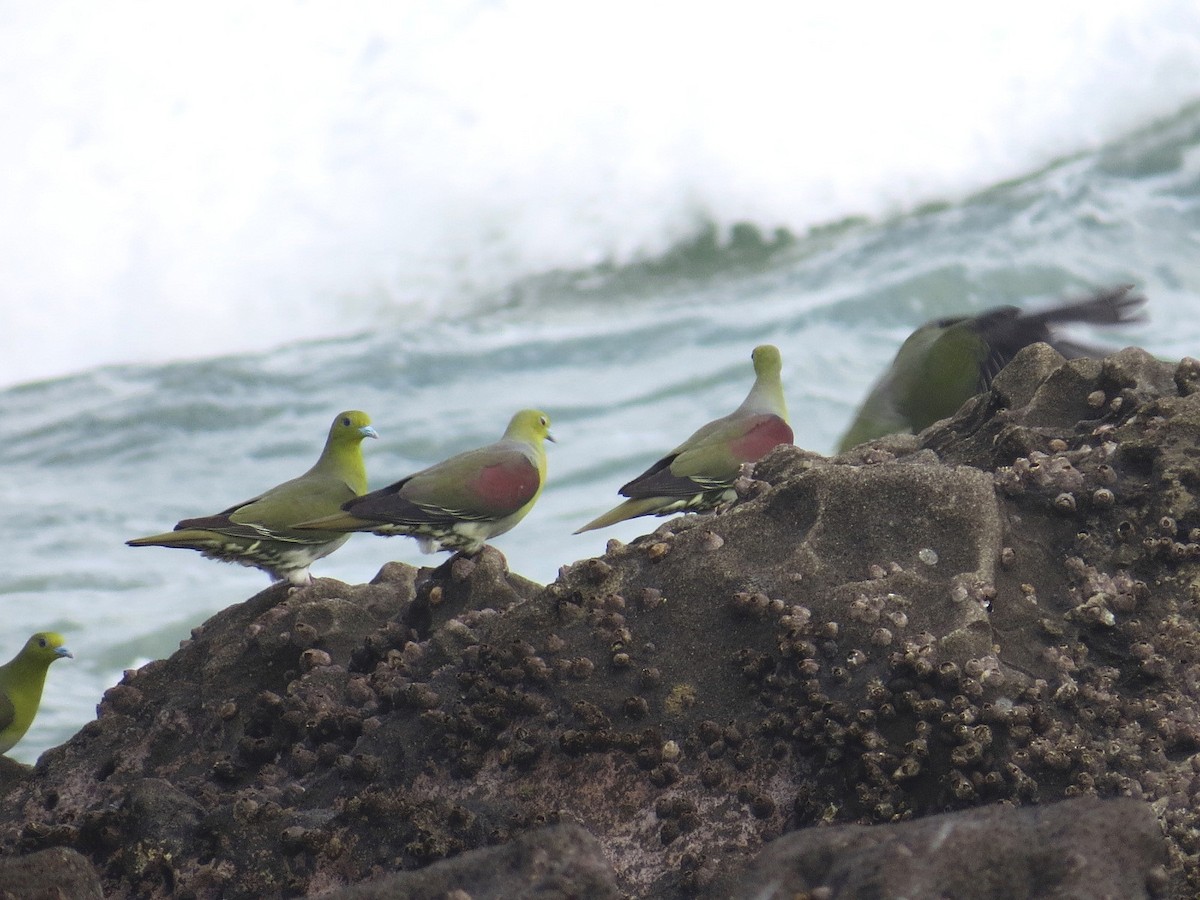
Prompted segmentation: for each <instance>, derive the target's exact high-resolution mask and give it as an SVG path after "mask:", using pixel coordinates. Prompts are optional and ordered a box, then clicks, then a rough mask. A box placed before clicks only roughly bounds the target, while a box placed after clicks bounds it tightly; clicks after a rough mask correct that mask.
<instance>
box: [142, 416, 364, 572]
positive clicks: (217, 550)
mask: <svg viewBox="0 0 1200 900" xmlns="http://www.w3.org/2000/svg"><path fill="white" fill-rule="evenodd" d="M377 436H378V435H377V434H376V433H375V429H374V428H372V427H371V420H370V418H369V417H368V416H367V414H366V413H363V412H359V411H357V410H348V411H346V412H341V413H338V415H337V418H335V419H334V420H333V424H332V425H331V426H330V427H329V437H328V438H327V439H326V441H325V448H324V449H323V450H322V451H321V456H320V458H319V459H318V460H317V462H316V463H315V464H314V465H313V467H312V468H311V469H309V470H308V471H307V472H305V473H304V474H303V475H301V476H299V477H297V478H293V479H292V480H290V481H285V482H284V483H283V484H280V485H277V486H275V487H273V488H271V489H270V490H268V491H264V492H263V493H262V494H259V495H258V496H257V497H253V498H251V499H250V500H247V501H245V502H243V503H238V504H236V505H234V506H231V507H229V508H228V509H226V510H223V511H222V512H219V513H217V514H215V515H212V516H205V517H202V518H197V519H184V520H183V521H181V522H180V523H179V524H177V525H176V526H175V529H174V530H173V531H168V532H166V533H164V534H155V535H150V536H149V537H143V538H135V539H134V540H131V541H128V542H127V543H128V544H129V546H131V547H182V548H184V549H188V550H197V551H199V552H200V554H201V555H202V556H206V557H208V558H210V559H219V560H222V561H224V562H234V563H239V564H241V565H244V566H254V567H256V568H259V569H262V570H263V571H265V572H266V573H267V574H268V575H270V576H271V578H272V579H273V580H275V581H282V580H285V579H286V580H287V581H289V582H290V583H291V584H294V585H301V584H307V583H308V582H309V581H310V580H311V576H310V575H309V573H308V567H309V566H310V565H312V563H313V562H314V561H316V560H318V559H320V558H321V557H323V556H328V555H329V554H330V553H332V552H333V551H334V550H336V549H337V548H338V547H340V546H341V545H342V544H344V543H345V542H346V540H347V539H348V537H349V535H347V534H344V533H342V532H337V531H312V530H300V529H297V528H296V527H295V526H296V525H297V523H299V522H304V521H307V520H309V519H314V518H319V517H320V516H323V515H328V514H330V513H333V512H336V511H337V510H339V509H340V508H341V505H342V504H343V503H345V502H346V501H347V500H350V499H353V498H354V497H358V496H361V495H362V494H363V493H365V492H366V490H367V472H366V467H365V466H364V464H363V457H362V442H363V439H364V438H368V437H377Z"/></svg>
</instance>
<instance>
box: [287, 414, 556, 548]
mask: <svg viewBox="0 0 1200 900" xmlns="http://www.w3.org/2000/svg"><path fill="white" fill-rule="evenodd" d="M553 440H554V437H553V436H552V435H551V434H550V419H549V417H548V416H547V415H546V414H545V413H544V412H541V411H539V410H536V409H523V410H521V411H520V412H518V413H517V414H516V415H514V416H513V417H512V420H511V421H510V422H509V423H508V428H507V429H506V430H505V432H504V437H502V438H501V439H500V440H498V441H496V443H494V444H489V445H487V446H486V447H480V448H478V449H476V450H468V451H467V452H465V453H460V454H458V455H457V456H452V457H450V458H449V459H447V460H445V461H443V462H440V463H437V464H436V465H432V466H430V467H429V468H427V469H422V470H421V471H420V472H417V473H415V474H413V475H409V476H408V477H407V478H402V479H400V480H399V481H397V482H396V483H395V484H389V485H388V486H387V487H385V488H380V489H379V490H377V491H372V492H371V493H369V494H366V495H365V496H362V497H359V498H358V499H357V500H350V501H349V502H346V503H343V504H342V512H340V513H337V514H333V515H328V516H323V517H321V518H314V520H313V521H309V522H305V523H303V524H302V525H300V526H298V527H300V528H320V529H325V530H327V531H346V532H350V531H369V532H371V533H373V534H380V535H384V536H385V537H386V536H389V535H394V534H400V535H406V536H408V537H413V538H416V539H417V541H418V542H419V543H420V545H421V549H422V550H423V551H424V552H426V553H433V552H435V551H437V550H460V551H462V552H463V553H466V554H468V555H474V554H475V553H478V552H479V550H481V549H482V548H483V545H484V544H485V543H487V541H488V540H489V539H491V538H494V537H495V536H496V535H499V534H504V533H505V532H506V531H508V530H509V529H511V528H512V527H513V526H514V525H516V524H517V523H518V522H520V521H521V520H522V519H523V518H525V515H526V513H528V512H529V510H531V509H533V504H534V503H536V502H537V499H538V497H539V496H541V493H542V486H543V485H544V484H545V483H546V445H545V441H553Z"/></svg>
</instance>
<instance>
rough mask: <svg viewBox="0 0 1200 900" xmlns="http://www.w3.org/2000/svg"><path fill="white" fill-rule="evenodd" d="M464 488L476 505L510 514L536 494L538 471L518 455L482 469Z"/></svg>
mask: <svg viewBox="0 0 1200 900" xmlns="http://www.w3.org/2000/svg"><path fill="white" fill-rule="evenodd" d="M468 487H469V488H470V489H471V493H472V494H473V495H474V496H475V497H476V498H478V500H479V504H480V506H482V507H485V508H487V509H488V510H492V511H496V512H502V513H508V512H514V511H516V510H518V509H520V508H521V507H522V506H524V505H525V504H526V503H528V502H529V501H530V500H532V499H533V495H534V494H535V493H537V489H538V471H537V469H536V468H534V466H533V464H532V463H531V462H530V461H529V460H527V459H525V457H523V456H522V457H519V458H517V459H514V460H511V461H509V462H503V463H497V464H496V465H493V466H485V467H484V468H482V469H481V470H480V471H479V474H478V475H476V476H475V477H474V478H472V479H471V481H470V482H469V483H468Z"/></svg>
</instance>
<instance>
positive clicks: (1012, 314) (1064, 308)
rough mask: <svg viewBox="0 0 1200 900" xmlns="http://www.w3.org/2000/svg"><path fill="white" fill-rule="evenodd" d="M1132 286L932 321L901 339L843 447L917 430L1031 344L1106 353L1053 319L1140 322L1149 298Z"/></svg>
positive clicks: (1072, 354)
mask: <svg viewBox="0 0 1200 900" xmlns="http://www.w3.org/2000/svg"><path fill="white" fill-rule="evenodd" d="M1130 290H1132V285H1121V286H1119V287H1116V288H1110V289H1108V290H1104V291H1100V292H1098V293H1096V294H1094V295H1093V296H1091V297H1088V298H1086V299H1084V300H1081V301H1077V302H1074V303H1068V304H1063V305H1060V306H1056V307H1054V308H1052V309H1049V310H1046V311H1044V312H1040V313H1028V312H1022V311H1021V310H1020V309H1018V308H1017V307H1015V306H1002V307H998V308H996V309H990V310H987V311H986V312H983V313H981V314H979V315H978V316H969V317H966V316H964V317H958V318H948V319H937V320H935V321H932V322H927V323H926V324H924V325H922V326H921V327H920V328H918V329H917V330H916V331H914V332H913V333H912V334H911V335H910V336H909V337H908V339H907V340H906V341H905V342H904V344H903V345H901V347H900V350H899V351H898V352H897V353H896V358H895V359H894V360H893V361H892V364H891V366H890V367H889V368H888V370H887V371H886V372H885V373H884V374H883V375H882V376H881V377H880V379H879V380H878V381H877V382H876V383H875V386H874V387H873V388H872V389H871V392H870V394H868V395H867V398H866V400H864V401H863V403H862V406H861V407H859V410H858V412H857V414H856V415H855V417H854V421H853V422H852V423H851V425H850V427H849V429H848V430H847V431H846V434H845V436H843V438H842V440H841V442H840V443H839V444H838V451H839V452H841V451H843V450H848V449H849V448H851V447H854V446H857V445H858V444H861V443H863V442H864V441H869V440H873V439H874V438H877V437H882V436H883V435H885V434H916V433H917V432H920V431H922V430H923V429H925V428H927V427H929V426H930V425H932V424H933V423H934V422H936V421H938V420H939V419H945V418H947V417H949V416H952V415H954V413H956V412H957V411H958V409H959V407H961V406H962V405H963V403H965V402H966V401H967V400H969V399H970V398H971V397H974V396H975V395H976V394H979V393H982V392H983V391H986V390H987V389H988V388H989V387H990V386H991V384H992V379H993V378H995V377H996V375H997V374H999V372H1000V370H1001V369H1003V368H1004V367H1005V366H1006V365H1008V363H1009V362H1010V361H1011V360H1012V358H1013V357H1014V356H1016V355H1017V353H1019V352H1020V351H1021V349H1022V348H1024V347H1027V346H1028V345H1030V344H1033V343H1037V342H1039V341H1042V342H1045V343H1048V344H1050V346H1052V347H1054V349H1056V350H1058V351H1059V352H1060V353H1061V354H1062V355H1063V356H1066V357H1067V358H1069V359H1071V358H1078V357H1081V356H1096V355H1100V353H1101V351H1097V350H1094V349H1093V348H1090V347H1086V346H1083V345H1081V344H1077V343H1074V342H1072V341H1069V340H1066V339H1064V338H1061V337H1059V336H1058V335H1057V334H1056V333H1055V332H1054V331H1053V330H1052V328H1051V326H1053V325H1058V324H1062V323H1068V322H1084V323H1091V324H1097V325H1119V324H1122V323H1125V322H1131V321H1137V320H1138V318H1139V316H1138V313H1139V308H1140V307H1141V305H1142V304H1143V303H1145V298H1144V297H1140V296H1137V295H1130V293H1129V292H1130Z"/></svg>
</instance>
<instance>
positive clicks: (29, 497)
mask: <svg viewBox="0 0 1200 900" xmlns="http://www.w3.org/2000/svg"><path fill="white" fill-rule="evenodd" d="M1198 250H1200V106H1196V105H1193V106H1188V107H1186V108H1184V109H1182V110H1181V111H1179V112H1178V113H1177V114H1176V115H1175V116H1173V117H1171V118H1169V119H1167V120H1164V121H1163V122H1160V123H1158V124H1156V125H1154V126H1153V127H1150V128H1147V129H1145V130H1142V131H1140V132H1138V133H1136V134H1133V135H1130V136H1128V137H1126V138H1123V139H1121V140H1118V141H1114V142H1112V143H1110V144H1108V145H1107V146H1105V147H1103V148H1102V149H1100V150H1099V151H1096V152H1089V153H1085V154H1081V155H1078V156H1074V157H1071V158H1068V159H1064V160H1060V161H1059V162H1057V163H1055V164H1053V165H1051V166H1049V167H1047V168H1045V169H1043V170H1041V171H1038V172H1034V173H1030V174H1029V175H1027V176H1026V177H1023V178H1020V179H1018V180H1014V181H1010V182H1006V183H1002V184H997V185H994V186H993V187H990V188H988V189H987V190H985V191H983V192H981V193H979V194H977V195H974V196H972V197H969V198H967V199H965V200H962V201H961V202H954V203H947V204H943V205H933V206H929V207H926V208H923V209H920V210H918V211H915V212H913V213H910V214H906V215H901V216H897V217H895V218H891V219H882V220H866V219H851V220H846V221H842V222H837V223H832V224H830V225H828V226H825V227H822V228H818V229H814V230H813V231H811V232H809V233H805V234H787V233H777V232H774V231H770V232H760V231H758V230H757V229H755V228H753V227H749V226H747V227H743V228H738V229H734V230H733V231H732V232H729V233H725V232H722V231H720V230H715V229H714V230H711V231H708V232H704V231H702V232H701V234H700V236H699V237H697V238H696V239H694V240H691V241H688V242H685V243H683V244H680V245H679V246H677V247H676V248H674V249H673V250H672V251H670V252H668V253H666V254H663V255H661V256H659V257H657V258H653V259H649V260H646V261H644V262H640V263H636V264H631V265H625V266H609V267H601V268H597V269H590V270H582V271H564V272H555V273H550V274H544V275H541V276H538V277H536V278H530V279H526V280H523V281H519V282H517V283H514V284H512V285H510V286H509V287H508V288H507V289H506V290H504V291H502V292H500V293H496V294H492V295H489V296H486V297H483V298H481V299H480V300H479V302H478V303H477V304H476V305H475V306H473V307H470V308H464V309H461V310H459V311H458V312H457V313H456V314H455V315H447V316H445V317H443V318H440V319H439V318H432V319H428V318H427V319H421V320H419V321H406V320H405V318H404V317H403V315H401V314H395V315H392V316H388V315H381V317H380V321H379V323H378V326H377V327H375V328H373V329H372V330H370V331H369V332H365V333H362V334H359V335H357V336H350V337H341V338H338V339H336V340H326V341H312V342H306V343H297V344H291V345H289V346H286V347H284V348H282V349H278V350H272V351H270V352H264V353H260V354H245V355H236V356H223V357H218V358H208V359H202V360H199V361H195V362H187V363H173V364H168V365H137V366H134V365H127V366H118V367H106V368H99V369H93V370H90V371H86V372H83V373H81V374H78V375H75V376H72V377H68V378H62V379H56V380H50V381H43V382H37V383H31V384H24V385H21V386H17V387H12V388H9V389H7V390H4V391H2V392H0V471H2V472H3V479H2V480H0V501H2V502H0V508H2V509H3V511H4V515H3V516H2V517H0V544H2V545H3V546H4V548H5V553H4V556H5V560H6V565H5V566H3V569H2V571H0V602H3V603H4V604H5V607H4V608H5V609H6V610H7V612H8V615H7V616H5V618H4V621H3V625H2V627H0V656H4V657H7V656H8V655H9V653H10V651H15V649H16V648H18V647H19V646H20V644H21V643H22V642H23V641H24V639H25V637H27V636H28V634H29V633H31V632H33V631H36V630H43V629H54V630H59V631H62V632H63V633H64V634H65V635H66V636H67V638H68V645H69V646H70V648H71V649H72V650H73V651H74V652H75V657H76V658H75V659H74V660H68V661H64V662H58V663H55V665H54V667H53V669H52V670H51V672H50V677H49V681H48V686H47V691H46V696H45V699H44V702H43V712H42V714H41V716H40V717H39V719H38V720H37V721H36V722H35V725H34V727H33V729H32V730H31V732H30V734H29V735H28V736H27V737H26V739H25V740H24V741H23V742H22V743H21V744H20V745H18V747H17V748H15V749H14V751H13V752H12V755H13V756H15V757H16V758H18V759H22V760H25V761H32V760H33V759H35V758H36V756H37V755H38V754H39V753H40V752H41V751H42V750H43V749H45V748H46V747H49V746H52V745H54V744H57V743H59V742H61V741H63V740H65V739H66V738H68V737H69V736H70V735H71V734H72V733H73V732H74V731H76V730H77V729H78V728H79V727H80V726H81V725H82V724H84V723H85V722H86V721H87V720H88V719H90V718H91V717H93V716H94V714H95V706H96V703H97V702H98V701H99V698H100V696H101V694H102V692H103V691H104V689H105V688H106V687H108V686H110V685H112V684H114V683H115V682H116V681H117V680H118V679H119V678H120V675H121V672H122V670H123V669H125V668H128V667H133V666H137V665H140V664H142V663H144V662H145V661H146V660H148V659H151V658H155V657H160V656H165V655H168V654H170V653H171V652H172V651H173V650H174V648H175V647H176V646H177V644H178V642H179V641H180V640H181V639H183V638H185V637H187V635H188V633H189V631H190V629H191V628H192V627H194V626H196V625H199V624H200V623H201V622H203V621H204V620H205V619H206V618H207V617H208V616H210V615H211V614H213V613H214V612H216V611H217V610H219V609H221V608H223V607H225V606H227V605H229V604H232V603H237V602H239V601H242V600H244V599H246V598H247V597H249V596H251V595H252V594H254V593H256V592H257V591H259V590H260V589H262V588H264V587H266V586H267V583H268V582H267V580H266V578H265V576H263V575H262V574H261V573H259V572H258V571H257V570H253V569H247V568H241V567H236V566H229V565H223V564H219V563H215V562H212V561H209V560H204V559H202V558H200V557H199V556H198V555H197V554H194V553H189V552H184V551H175V550H165V549H157V548H146V549H132V548H128V547H125V546H124V541H125V540H126V539H128V538H130V537H134V536H137V535H140V534H145V533H149V532H152V531H157V530H163V529H166V528H168V527H170V526H171V525H173V524H174V522H175V521H176V520H177V519H180V518H183V517H186V516H193V515H199V514H205V513H210V512H215V511H216V510H218V509H220V508H223V507H224V506H227V505H229V504H231V503H233V502H235V501H239V500H242V499H245V498H247V497H249V496H251V495H253V493H255V492H256V491H258V490H260V489H262V488H264V487H267V486H270V485H272V484H275V483H277V482H279V481H282V480H284V479H286V478H290V477H292V476H294V475H296V474H298V473H299V472H301V471H302V470H304V469H305V468H307V467H308V466H309V465H310V464H311V463H312V461H313V460H314V459H315V457H316V455H317V453H318V452H319V450H320V446H321V443H322V441H323V438H324V434H325V431H326V429H327V427H328V423H329V420H330V419H331V417H332V415H333V414H334V413H335V412H337V411H338V410H341V409H345V408H354V407H356V408H361V409H364V410H366V411H368V412H369V413H370V414H371V416H372V417H373V419H374V422H375V425H376V428H377V429H378V431H379V433H380V436H381V440H379V441H377V442H368V443H367V445H366V448H365V449H366V455H367V467H368V472H369V474H370V476H371V483H372V486H381V485H383V484H385V483H388V482H390V481H392V480H394V479H396V478H399V477H401V476H403V475H405V474H407V473H409V472H411V471H414V470H415V469H417V468H420V467H423V466H426V465H428V464H430V463H432V462H435V461H437V460H439V459H442V458H444V457H446V456H448V455H450V454H452V453H455V452H458V451H460V450H464V449H467V448H470V447H473V446H477V445H479V444H483V443H488V442H490V441H492V440H495V439H496V438H497V437H498V436H499V434H500V432H501V431H502V429H503V427H504V425H505V424H506V422H507V420H508V417H509V415H510V414H511V413H512V412H513V411H514V410H516V409H517V408H520V407H524V406H538V407H540V408H542V409H545V410H547V411H548V412H549V413H550V415H551V417H552V420H553V431H554V433H555V435H556V437H557V438H558V443H557V444H556V445H552V446H551V447H550V463H549V465H550V474H549V482H548V485H547V488H546V490H545V493H544V495H543V497H542V499H541V501H540V502H539V504H538V506H537V507H536V508H535V509H534V510H533V512H532V513H531V514H530V515H529V517H528V518H527V519H526V520H525V522H523V523H522V524H521V525H520V526H518V527H517V528H516V529H515V530H514V531H512V532H510V533H509V534H506V535H503V536H501V537H500V538H498V539H496V541H495V542H494V543H495V546H496V547H498V548H499V549H500V550H501V551H503V552H504V553H505V554H506V556H507V557H508V560H509V563H510V566H511V567H512V568H513V570H515V571H516V572H518V573H520V574H522V575H524V576H526V577H529V578H532V579H534V580H537V581H540V582H546V581H549V580H552V579H553V578H554V577H555V573H556V572H557V570H558V568H559V567H560V566H561V565H564V564H567V563H570V562H573V561H575V560H577V559H580V558H585V557H588V556H593V555H597V554H599V553H601V552H602V551H603V549H604V545H605V542H606V541H607V540H608V539H609V538H614V537H615V538H619V539H622V540H629V539H631V538H633V537H635V536H636V535H638V534H642V533H645V532H647V531H649V530H652V529H653V528H654V527H656V526H657V525H658V524H660V522H659V520H654V519H642V520H635V521H633V522H626V523H622V524H621V525H619V526H616V527H613V528H610V529H607V530H604V531H601V532H592V533H588V534H586V535H580V536H574V535H572V533H571V532H572V531H573V530H574V529H575V528H576V527H578V526H579V525H580V524H582V523H583V522H586V521H587V520H589V519H590V518H591V517H593V516H594V515H596V514H598V513H599V512H601V511H603V510H604V509H607V508H608V507H609V506H611V505H613V504H614V503H615V502H616V499H617V497H616V493H615V491H616V488H617V487H618V486H619V485H620V484H622V483H623V482H624V481H625V480H627V479H628V478H629V477H631V476H632V475H634V474H637V473H638V472H640V471H641V470H642V469H643V468H644V467H645V466H646V465H648V464H649V463H650V462H652V461H653V460H654V459H655V458H657V457H658V456H659V455H661V454H662V453H663V452H664V451H666V450H668V449H669V448H670V447H672V446H673V445H674V444H675V443H677V442H678V441H679V440H680V439H681V438H683V437H684V436H686V435H687V434H689V433H690V432H691V431H692V430H694V429H695V428H696V427H698V426H699V425H701V424H703V423H704V422H705V421H707V420H708V419H711V418H713V417H715V416H717V415H721V414H724V413H726V412H728V411H729V410H730V409H732V408H733V407H734V406H735V405H736V404H737V403H738V402H740V400H741V399H742V397H743V396H744V395H745V392H746V390H747V389H748V387H749V385H750V383H751V381H752V376H751V370H750V362H749V356H750V351H751V349H752V348H753V347H754V346H755V345H756V344H758V343H762V342H772V343H775V344H777V345H778V346H779V347H780V349H781V350H782V352H783V359H784V382H785V387H786V390H787V395H788V402H789V406H790V410H791V415H792V420H793V425H794V428H795V432H796V441H797V443H798V444H801V445H802V446H805V447H807V448H810V449H813V450H816V451H820V452H829V450H830V449H831V448H832V447H833V445H834V444H835V442H836V441H837V439H838V437H839V435H840V433H841V431H842V429H843V428H844V427H845V426H846V424H847V423H848V421H849V419H850V417H851V414H852V411H853V409H854V407H855V405H856V403H857V402H858V401H859V400H860V399H861V397H862V396H863V395H864V394H865V392H866V390H867V389H868V387H869V386H870V384H871V382H872V381H873V380H874V379H875V377H876V376H877V374H878V372H879V371H880V368H881V367H882V366H883V365H885V364H886V362H887V361H888V360H889V359H890V357H891V355H892V353H894V352H895V349H896V347H897V346H898V345H899V343H900V341H901V340H902V339H903V338H904V337H905V336H906V335H907V334H908V332H909V331H910V330H911V329H913V328H914V327H916V326H917V325H918V324H920V323H921V322H923V321H925V320H927V319H929V318H932V317H935V316H943V315H948V314H951V313H961V312H971V311H978V310H982V309H984V308H986V307H988V306H992V305H996V304H1000V303H1010V302H1018V303H1023V304H1027V305H1037V304H1043V303H1049V302H1051V301H1053V300H1055V299H1058V298H1061V297H1064V296H1072V295H1076V294H1080V293H1084V292H1086V291H1088V290H1090V289H1092V288H1094V287H1098V286H1102V285H1109V284H1113V283H1118V282H1133V283H1134V284H1136V285H1137V286H1138V287H1139V288H1140V289H1141V290H1142V291H1143V292H1144V293H1145V294H1146V295H1147V296H1148V297H1149V300H1150V304H1149V314H1150V319H1149V321H1147V322H1145V323H1141V324H1136V325H1134V326H1131V327H1129V328H1126V329H1124V330H1122V331H1121V332H1120V334H1119V335H1118V334H1114V333H1106V332H1104V331H1102V330H1095V331H1089V330H1087V329H1081V330H1079V331H1077V332H1072V334H1073V335H1078V337H1079V338H1081V339H1087V340H1089V341H1092V342H1093V343H1097V344H1100V345H1104V346H1108V347H1112V348H1114V349H1115V348H1119V347H1121V346H1124V345H1126V344H1137V345H1141V346H1144V347H1146V348H1147V349H1149V350H1151V351H1153V352H1155V353H1157V354H1159V355H1161V356H1163V357H1168V358H1174V357H1179V356H1182V355H1196V354H1200V316H1198V315H1197V312H1198V311H1200V305H1198V301H1197V297H1198V296H1200V253H1198V252H1197V251H1198ZM442 558H444V557H443V556H441V555H439V556H436V557H427V556H423V555H422V554H420V553H419V552H418V550H417V547H416V544H415V543H414V542H412V541H409V540H406V539H402V538H389V539H384V538H379V537H375V536H370V535H356V536H355V537H353V538H352V539H351V540H350V542H349V543H348V544H347V545H346V546H345V547H343V548H342V549H341V550H339V551H338V552H337V553H335V554H334V555H333V556H331V557H329V558H328V559H325V560H321V561H318V562H317V563H316V564H315V566H314V573H315V574H316V575H318V576H328V577H333V578H338V579H341V580H344V581H347V582H352V583H358V582H363V581H367V580H369V579H370V578H371V577H372V576H373V575H374V574H375V573H376V572H377V571H378V569H379V568H380V566H382V565H383V564H384V563H385V562H387V561H388V560H393V559H395V560H402V561H405V562H409V563H412V564H415V565H421V564H431V563H436V562H438V561H440V560H441V559H442Z"/></svg>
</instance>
